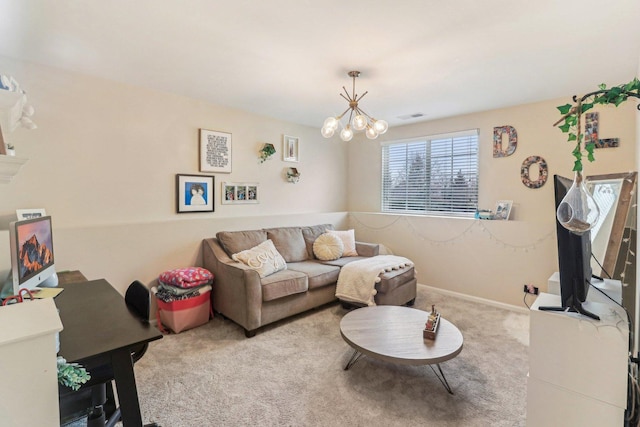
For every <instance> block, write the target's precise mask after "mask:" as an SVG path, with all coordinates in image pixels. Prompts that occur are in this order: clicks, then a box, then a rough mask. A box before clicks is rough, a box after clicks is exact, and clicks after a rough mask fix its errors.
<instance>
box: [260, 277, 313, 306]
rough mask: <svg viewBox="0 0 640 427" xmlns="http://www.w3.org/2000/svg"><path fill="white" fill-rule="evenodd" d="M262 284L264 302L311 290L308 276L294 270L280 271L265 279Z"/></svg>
mask: <svg viewBox="0 0 640 427" xmlns="http://www.w3.org/2000/svg"><path fill="white" fill-rule="evenodd" d="M261 282H262V301H273V300H275V299H278V298H284V297H287V296H289V295H295V294H301V293H303V292H306V291H308V290H309V282H308V280H307V276H306V275H305V274H304V273H301V272H299V271H294V270H282V271H278V272H277V273H275V274H272V275H271V276H268V277H265V278H263V279H262V280H261Z"/></svg>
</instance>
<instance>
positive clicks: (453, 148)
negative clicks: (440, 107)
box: [380, 129, 480, 218]
mask: <svg viewBox="0 0 640 427" xmlns="http://www.w3.org/2000/svg"><path fill="white" fill-rule="evenodd" d="M479 139H480V132H479V129H470V130H465V131H460V132H450V133H445V134H436V135H427V136H418V137H415V138H409V139H404V140H399V141H389V142H385V143H383V144H382V148H381V156H380V157H381V188H380V196H381V200H380V211H381V212H382V213H389V214H400V215H403V214H404V215H422V216H433V217H462V218H473V217H474V216H475V213H476V210H477V207H478V198H479V174H480V170H479V169H480V165H479V161H480V158H479ZM456 144H457V145H456ZM461 144H463V145H464V147H463V146H462V145H461ZM393 148H396V149H397V150H396V152H395V153H391V152H390V150H392V149H393ZM423 149H424V152H422V151H421V150H423ZM402 150H404V153H402ZM403 154H404V156H405V158H404V159H402V156H403ZM420 155H424V158H423V159H422V163H420ZM390 156H391V157H390ZM412 159H413V160H412ZM437 159H439V160H437ZM442 160H444V161H445V163H448V165H443V164H441V161H442ZM392 168H395V172H389V169H392ZM436 168H444V171H443V172H442V173H441V174H440V175H439V176H436V175H435V174H436V173H437V169H436ZM416 169H417V170H418V172H417V173H415V175H414V179H413V180H412V179H411V178H410V174H411V172H410V170H416ZM456 170H458V172H457V173H456ZM463 170H464V172H463ZM390 173H395V176H392V177H390V176H389V174H390ZM403 177H404V178H403ZM436 178H437V180H436ZM460 178H462V179H464V182H466V185H465V188H464V189H462V190H456V189H455V186H460V185H461V183H460ZM402 179H404V182H403V183H402V182H401V183H398V180H402ZM434 181H435V183H434V184H431V183H433V182H434ZM394 182H395V184H394ZM438 182H439V184H438ZM402 185H404V189H402V188H398V187H399V186H402ZM462 185H464V184H462ZM429 188H430V190H429ZM434 189H435V190H434ZM398 190H399V191H398ZM393 191H395V193H396V194H395V195H394V194H392V192H393ZM435 191H437V194H438V195H437V196H435V194H436V193H435ZM421 193H422V194H421ZM431 194H433V196H432V197H429V195H431ZM423 195H424V196H423ZM394 196H395V197H394ZM467 197H468V200H467V199H466V198H467ZM394 204H395V205H397V207H395V208H394V207H393V205H394Z"/></svg>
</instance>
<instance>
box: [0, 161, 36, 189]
mask: <svg viewBox="0 0 640 427" xmlns="http://www.w3.org/2000/svg"><path fill="white" fill-rule="evenodd" d="M28 160H29V159H27V158H25V157H15V156H4V155H0V184H8V183H10V182H11V180H12V179H13V177H14V176H16V175H17V174H18V171H19V170H20V168H21V167H22V165H24V164H25V163H27V161H28Z"/></svg>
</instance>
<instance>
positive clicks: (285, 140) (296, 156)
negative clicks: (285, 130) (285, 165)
mask: <svg viewBox="0 0 640 427" xmlns="http://www.w3.org/2000/svg"><path fill="white" fill-rule="evenodd" d="M282 160H284V161H285V162H299V161H300V138H298V137H295V136H289V135H283V136H282Z"/></svg>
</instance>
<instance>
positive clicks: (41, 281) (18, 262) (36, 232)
mask: <svg viewBox="0 0 640 427" xmlns="http://www.w3.org/2000/svg"><path fill="white" fill-rule="evenodd" d="M9 239H10V242H9V244H10V247H11V273H10V275H9V278H8V279H7V283H6V284H5V286H4V289H3V291H2V296H3V297H6V296H8V295H10V294H11V292H13V295H17V294H18V292H19V291H20V289H23V288H26V289H35V288H36V287H37V286H39V285H45V286H56V285H57V276H56V274H55V273H56V269H55V264H54V256H53V233H52V228H51V217H50V216H43V217H40V218H33V219H27V220H24V221H15V222H12V223H11V224H10V225H9Z"/></svg>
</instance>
